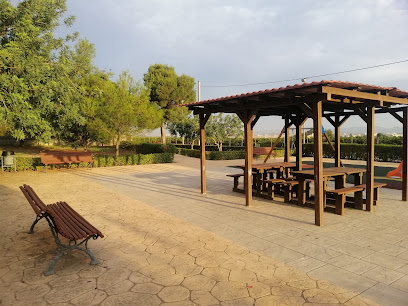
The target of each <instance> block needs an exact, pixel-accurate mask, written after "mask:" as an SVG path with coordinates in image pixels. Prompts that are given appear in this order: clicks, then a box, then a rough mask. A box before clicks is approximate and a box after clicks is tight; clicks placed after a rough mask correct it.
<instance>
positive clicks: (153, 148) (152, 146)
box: [120, 141, 177, 154]
mask: <svg viewBox="0 0 408 306" xmlns="http://www.w3.org/2000/svg"><path fill="white" fill-rule="evenodd" d="M120 147H121V148H122V149H126V150H129V151H134V152H136V153H139V154H151V153H172V154H174V153H176V152H177V148H176V146H175V145H174V144H160V143H134V142H130V141H123V142H122V143H121V145H120Z"/></svg>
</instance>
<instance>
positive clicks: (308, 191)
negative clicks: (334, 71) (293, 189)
mask: <svg viewBox="0 0 408 306" xmlns="http://www.w3.org/2000/svg"><path fill="white" fill-rule="evenodd" d="M309 199H310V181H307V182H306V200H309Z"/></svg>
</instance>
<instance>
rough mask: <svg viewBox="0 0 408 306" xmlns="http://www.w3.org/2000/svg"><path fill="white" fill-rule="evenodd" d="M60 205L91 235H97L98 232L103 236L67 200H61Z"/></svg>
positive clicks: (99, 233)
mask: <svg viewBox="0 0 408 306" xmlns="http://www.w3.org/2000/svg"><path fill="white" fill-rule="evenodd" d="M59 206H60V207H62V209H64V210H65V211H66V212H67V214H70V215H71V216H72V218H73V219H75V220H76V222H77V224H78V225H79V226H80V227H81V228H83V229H84V231H86V233H87V234H88V235H89V236H91V235H96V234H98V235H99V236H100V237H102V238H103V235H102V233H101V232H100V231H99V230H98V229H96V228H95V227H94V226H92V224H90V223H89V222H88V221H87V220H85V218H84V217H82V216H81V215H80V214H78V213H77V212H76V211H75V210H74V209H73V208H72V207H71V206H69V205H68V204H67V203H66V202H59Z"/></svg>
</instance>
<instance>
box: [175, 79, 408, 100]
mask: <svg viewBox="0 0 408 306" xmlns="http://www.w3.org/2000/svg"><path fill="white" fill-rule="evenodd" d="M322 85H330V86H331V87H336V88H342V89H355V88H358V89H359V91H363V92H364V91H366V92H367V91H380V90H386V91H388V93H389V95H390V96H393V97H398V98H408V92H405V91H402V90H400V89H398V88H396V87H381V86H375V85H368V84H362V83H353V82H344V81H333V80H331V81H328V80H323V81H320V82H311V83H302V84H295V85H288V86H286V87H279V88H273V89H266V90H260V91H253V92H248V93H243V94H240V95H234V96H227V97H221V98H216V99H211V100H204V101H197V102H193V103H188V104H183V106H193V105H202V104H207V103H211V102H219V101H228V100H233V99H237V98H244V97H250V96H256V95H263V94H269V93H278V92H284V91H291V90H296V89H307V88H316V87H317V86H322Z"/></svg>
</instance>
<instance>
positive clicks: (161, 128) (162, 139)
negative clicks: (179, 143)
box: [160, 123, 166, 144]
mask: <svg viewBox="0 0 408 306" xmlns="http://www.w3.org/2000/svg"><path fill="white" fill-rule="evenodd" d="M160 132H161V143H163V144H165V143H166V131H165V129H164V123H162V125H161V126H160Z"/></svg>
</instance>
